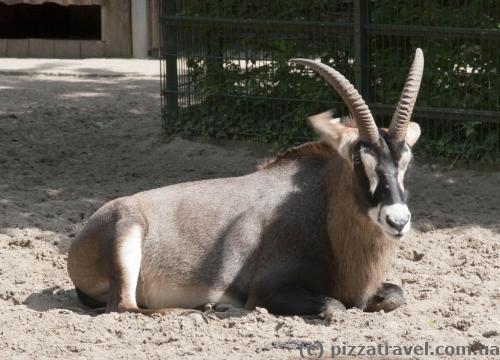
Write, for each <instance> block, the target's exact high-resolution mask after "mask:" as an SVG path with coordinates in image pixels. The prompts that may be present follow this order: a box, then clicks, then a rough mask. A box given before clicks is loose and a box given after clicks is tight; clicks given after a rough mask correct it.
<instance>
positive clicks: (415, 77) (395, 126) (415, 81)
mask: <svg viewBox="0 0 500 360" xmlns="http://www.w3.org/2000/svg"><path fill="white" fill-rule="evenodd" d="M423 73H424V53H423V52H422V49H420V48H418V49H417V50H416V51H415V58H414V59H413V64H412V65H411V68H410V72H409V73H408V77H407V78H406V83H405V86H404V88H403V91H402V92H401V97H400V98H399V102H398V105H397V106H396V110H395V111H394V115H393V116H392V121H391V125H390V127H389V135H390V136H391V137H392V138H393V139H395V140H404V139H405V137H406V129H407V128H408V124H409V122H410V119H411V114H412V113H413V107H414V106H415V102H416V101H417V96H418V91H419V89H420V83H421V82H422V75H423Z"/></svg>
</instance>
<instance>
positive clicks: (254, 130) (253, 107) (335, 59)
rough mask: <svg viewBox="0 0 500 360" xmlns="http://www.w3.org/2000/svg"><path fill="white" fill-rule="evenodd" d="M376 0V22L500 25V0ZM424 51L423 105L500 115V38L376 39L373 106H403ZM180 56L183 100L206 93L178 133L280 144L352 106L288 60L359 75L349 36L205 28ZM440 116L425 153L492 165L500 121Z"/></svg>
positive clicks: (264, 6) (308, 15) (301, 16)
mask: <svg viewBox="0 0 500 360" xmlns="http://www.w3.org/2000/svg"><path fill="white" fill-rule="evenodd" d="M372 4H373V6H372V9H371V22H372V23H379V24H391V25H418V26H451V27H456V26H459V27H471V28H481V29H500V25H499V23H498V19H497V17H495V16H494V15H495V14H496V13H498V8H499V6H500V5H499V3H498V2H497V1H494V0H471V1H458V0H450V1H447V2H437V1H433V0H424V1H419V2H408V1H404V0H391V1H389V0H381V1H375V2H373V3H372ZM352 11H353V6H352V1H347V0H345V1H342V0H337V1H334V0H309V1H305V0H273V1H269V0H266V1H262V0H253V1H246V0H219V1H205V0H186V1H184V6H183V9H182V11H181V12H180V15H186V16H199V17H211V18H239V19H279V20H297V21H315V22H321V21H323V22H325V21H328V22H333V23H335V22H345V21H352ZM190 46H191V48H190ZM416 47H421V48H423V50H424V54H425V57H426V69H425V72H424V80H423V83H422V87H421V93H420V95H419V100H418V103H417V105H418V106H422V107H430V108H432V107H443V108H459V109H474V110H489V111H496V112H499V111H500V105H499V104H500V100H499V99H500V86H498V82H499V76H498V64H499V54H498V40H497V41H494V40H485V41H481V42H478V41H477V40H474V39H469V38H466V37H464V38H456V37H455V38H449V39H447V38H440V37H432V36H431V37H427V38H423V37H417V36H411V37H410V36H408V37H404V36H397V37H396V36H381V35H377V36H370V38H369V63H370V71H369V73H370V78H369V82H370V84H369V87H370V94H369V99H368V100H369V102H370V103H380V104H391V105H395V103H396V102H397V101H398V98H399V94H400V92H401V88H402V86H403V84H404V81H405V79H406V75H407V72H408V68H409V65H410V62H411V58H412V56H413V52H414V49H415V48H416ZM179 54H180V56H181V57H182V56H184V57H185V58H186V59H187V61H186V65H187V66H186V75H187V77H188V79H189V85H187V86H184V87H181V88H180V92H179V98H183V97H186V98H189V99H190V97H192V94H193V93H196V94H197V100H194V101H192V102H190V101H191V100H189V99H188V104H189V106H183V107H181V109H180V111H179V113H178V116H170V117H169V122H168V126H169V129H168V130H169V131H172V132H176V133H182V134H198V135H202V136H209V137H216V138H226V137H231V138H239V137H244V138H248V137H250V138H253V139H256V140H260V141H265V142H271V143H275V144H290V143H294V142H298V141H304V139H307V138H310V137H311V136H312V134H311V132H310V130H309V129H308V127H307V126H306V124H305V118H306V117H307V115H310V114H313V113H317V112H320V111H324V110H326V109H328V108H334V110H335V111H336V112H337V113H338V114H344V113H345V112H346V108H345V106H344V105H343V104H342V102H341V100H340V98H339V97H338V96H337V95H336V94H334V93H333V91H332V90H331V89H330V88H329V87H328V86H327V85H326V84H325V82H324V81H323V80H322V79H320V78H319V77H317V76H313V75H312V74H311V72H309V71H306V70H304V69H303V67H298V68H296V67H294V66H291V65H290V64H289V63H288V62H287V60H288V59H290V58H292V57H307V58H315V59H320V60H321V61H322V62H324V63H327V64H329V65H331V66H333V67H335V68H336V69H337V70H339V71H340V72H341V73H343V74H344V75H345V76H346V77H347V78H348V79H350V80H351V81H353V80H354V76H353V59H354V50H353V38H352V35H349V34H342V35H339V34H333V33H329V32H328V31H325V32H313V31H308V30H307V29H301V30H300V31H288V30H286V31H284V30H279V29H273V28H269V27H266V28H259V26H253V27H251V26H250V27H246V28H241V27H237V28H231V27H228V26H225V27H224V26H218V25H217V26H199V27H196V29H194V30H192V33H190V37H189V40H188V41H187V42H186V43H183V44H181V50H180V52H179ZM376 118H377V117H376ZM433 121H434V122H440V123H441V125H442V126H438V127H436V126H435V123H434V124H433V123H430V122H425V123H423V128H424V129H423V130H424V137H423V139H422V143H421V145H420V146H419V147H418V148H417V151H420V152H422V153H428V154H432V155H439V156H444V157H453V158H463V159H476V160H484V161H495V160H498V158H499V157H500V156H499V152H500V145H499V143H500V138H499V128H500V124H494V125H492V124H484V123H482V122H481V119H470V121H467V122H463V121H461V122H459V121H444V120H443V119H433ZM426 126H427V127H428V128H427V129H426V128H425V127H426ZM431 130H432V131H431Z"/></svg>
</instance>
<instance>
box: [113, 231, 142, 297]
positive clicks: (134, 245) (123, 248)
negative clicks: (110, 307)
mask: <svg viewBox="0 0 500 360" xmlns="http://www.w3.org/2000/svg"><path fill="white" fill-rule="evenodd" d="M141 245H142V233H141V229H140V227H139V226H134V227H133V228H131V229H130V230H129V231H128V233H127V234H126V235H125V236H124V237H122V238H121V242H120V244H119V247H118V259H119V262H120V265H121V267H122V271H123V280H124V283H125V284H126V286H125V288H126V289H127V290H128V291H127V294H126V295H125V296H127V297H128V300H129V301H130V302H132V303H133V304H136V298H135V294H136V289H137V281H138V279H139V271H140V269H141V258H142V246H141Z"/></svg>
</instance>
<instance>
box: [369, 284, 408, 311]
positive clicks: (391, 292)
mask: <svg viewBox="0 0 500 360" xmlns="http://www.w3.org/2000/svg"><path fill="white" fill-rule="evenodd" d="M405 303H406V301H405V297H404V295H403V289H401V287H399V286H398V285H395V284H391V283H382V286H381V287H380V289H379V290H378V291H377V293H376V294H375V295H373V296H372V297H371V298H370V299H369V300H368V302H367V304H366V306H365V308H364V311H367V312H376V311H380V310H384V311H385V312H389V311H392V310H395V309H397V308H398V307H400V306H401V305H404V304H405Z"/></svg>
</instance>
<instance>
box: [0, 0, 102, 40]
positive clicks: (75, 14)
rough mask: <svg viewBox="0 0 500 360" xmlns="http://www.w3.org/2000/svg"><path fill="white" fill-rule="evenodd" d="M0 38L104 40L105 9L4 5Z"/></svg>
mask: <svg viewBox="0 0 500 360" xmlns="http://www.w3.org/2000/svg"><path fill="white" fill-rule="evenodd" d="M0 38H3V39H25V38H37V39H73V40H101V7H100V6H95V5H90V6H61V5H57V4H53V3H47V4H42V5H28V4H16V5H5V4H3V3H2V2H0Z"/></svg>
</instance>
